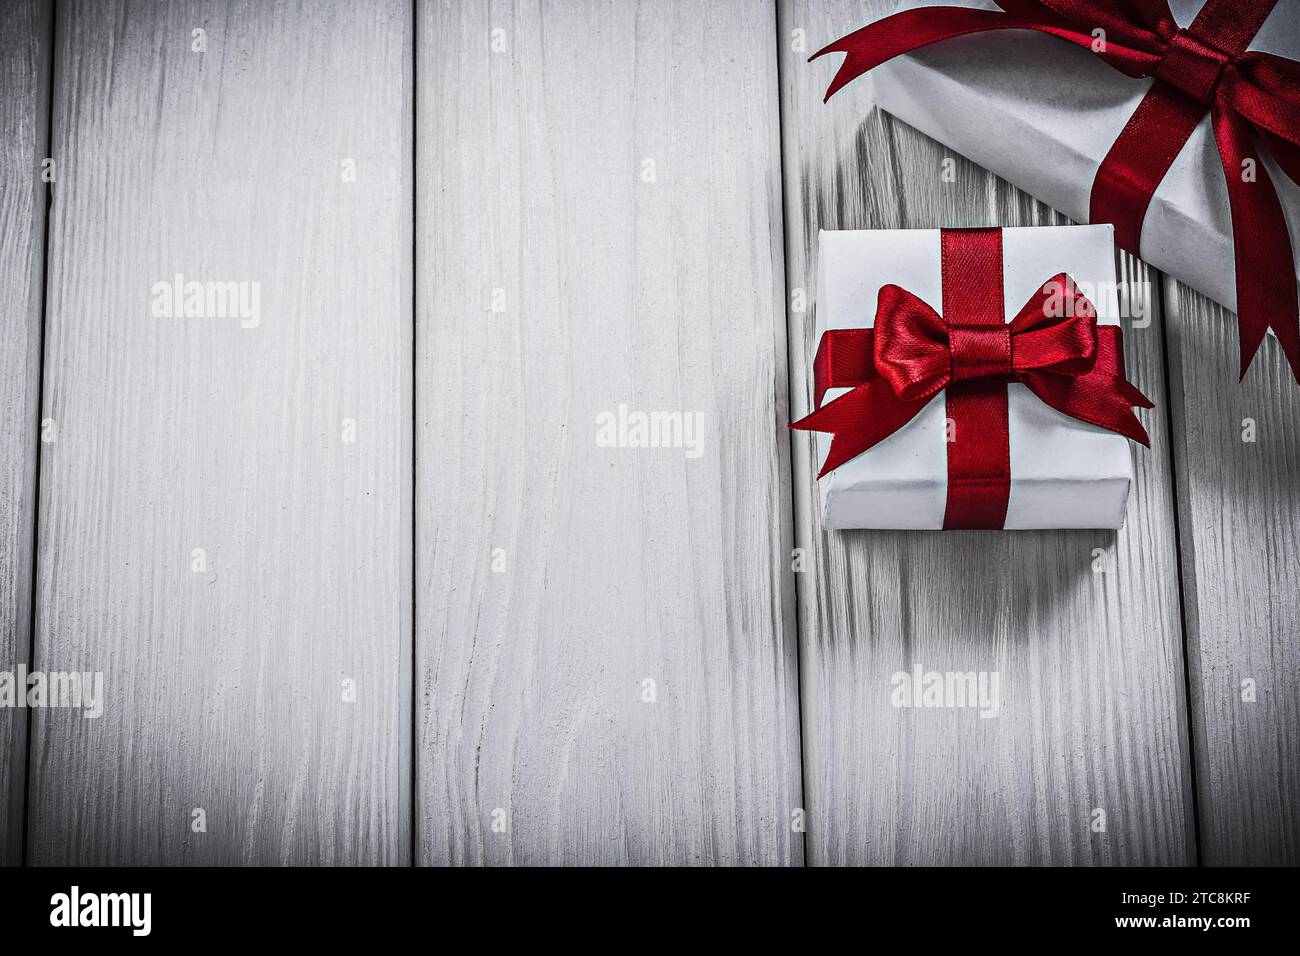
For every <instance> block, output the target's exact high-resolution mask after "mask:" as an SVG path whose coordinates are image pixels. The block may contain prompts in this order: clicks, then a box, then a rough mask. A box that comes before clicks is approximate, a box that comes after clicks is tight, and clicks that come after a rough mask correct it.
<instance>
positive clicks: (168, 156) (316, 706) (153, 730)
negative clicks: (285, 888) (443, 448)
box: [29, 0, 413, 864]
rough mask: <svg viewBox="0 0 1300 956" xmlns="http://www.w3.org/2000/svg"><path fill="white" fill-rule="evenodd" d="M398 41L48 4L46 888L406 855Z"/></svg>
mask: <svg viewBox="0 0 1300 956" xmlns="http://www.w3.org/2000/svg"><path fill="white" fill-rule="evenodd" d="M411 26H412V22H411V17H410V10H409V8H408V5H407V4H404V3H401V2H399V0H384V2H367V3H351V2H348V0H330V2H320V0H316V2H293V3H290V2H285V3H260V2H252V0H245V2H229V3H226V2H169V3H165V4H162V3H157V2H143V0H141V2H122V0H94V2H91V0H85V2H71V3H63V4H61V5H60V8H59V11H58V21H57V31H56V33H57V36H56V51H55V55H56V58H57V59H56V71H55V81H54V83H55V93H54V110H53V120H52V125H53V130H52V139H53V144H54V147H53V149H54V156H55V157H56V159H57V161H58V169H59V175H58V181H57V183H56V185H55V189H54V202H53V206H52V209H51V215H50V275H49V301H48V324H47V329H46V367H45V376H44V387H45V396H44V406H45V414H46V415H48V416H49V417H50V418H52V419H53V420H54V422H55V424H56V426H57V441H54V442H52V443H50V444H48V445H46V446H45V447H44V450H43V453H42V469H41V502H40V512H39V521H38V544H37V550H38V567H37V580H38V587H39V592H38V601H39V607H38V610H37V624H36V628H37V648H36V661H37V665H38V666H39V667H41V668H43V669H46V670H50V671H56V670H76V671H86V672H95V671H99V672H102V673H103V680H104V713H103V716H102V717H100V718H98V719H84V718H83V717H82V715H81V713H80V712H79V711H71V710H68V709H47V710H44V711H41V712H39V713H37V715H36V719H35V721H34V724H33V743H32V753H31V765H32V780H31V784H30V788H29V790H30V811H29V812H30V819H31V827H30V840H31V843H30V854H29V859H30V861H31V862H33V863H39V864H47V863H69V862H76V863H146V862H147V863H216V862H223V863H240V862H242V863H317V862H319V863H388V862H402V861H405V860H406V859H407V858H408V856H409V832H408V828H409V793H410V776H409V766H410V750H409V740H410V738H409V734H410V712H409V688H410V683H409V680H410V661H409V652H410V646H409V637H410V627H411V617H410V613H411V612H410V596H411V564H410V561H411V521H412V516H411V511H410V496H411V493H412V487H413V485H412V482H413V478H412V467H411V452H410V442H411V431H412V428H411V417H410V415H411V407H412V405H411V395H410V377H411V358H412V344H411V336H410V329H411V321H412V309H413V302H412V289H413V276H412V267H411V242H412V218H411V210H412V195H411V139H410V135H411V99H410V92H411V88H410V75H409V74H410V68H411V60H410V54H411ZM195 31H203V32H201V33H196V32H195ZM202 44H206V48H205V50H199V49H197V47H198V46H200V45H202ZM353 174H354V175H353ZM177 274H180V275H182V276H184V277H185V279H186V281H195V282H201V283H208V282H213V283H217V282H236V283H248V284H247V285H245V286H243V287H242V288H241V287H237V288H238V289H240V291H241V292H242V293H243V294H245V295H247V296H248V298H247V299H245V300H244V302H245V303H246V304H249V305H251V302H252V299H251V296H252V294H253V289H254V286H253V285H252V283H258V284H259V285H258V286H257V288H258V289H259V292H258V295H259V297H260V303H259V304H260V308H259V310H258V314H257V316H256V318H257V322H256V324H254V316H253V315H252V310H251V309H249V310H247V311H246V312H245V313H242V314H241V315H239V316H237V317H221V316H220V313H221V312H222V311H223V309H222V303H221V302H220V301H219V299H218V298H217V297H216V296H214V297H213V298H212V299H211V300H210V301H207V300H206V299H205V301H204V305H203V311H204V312H205V315H204V316H202V317H197V316H190V317H180V318H175V317H159V316H158V315H156V314H155V307H156V306H157V307H159V308H161V307H162V306H164V305H165V302H163V301H162V297H161V293H160V290H158V289H156V288H155V284H156V283H160V282H162V283H167V282H170V281H172V280H173V277H174V276H176V275H177ZM227 311H228V310H227ZM353 435H354V436H355V441H350V440H349V438H350V437H352V436H353ZM199 549H202V550H201V551H200V550H199ZM353 695H354V697H355V699H354V700H350V699H349V697H351V696H353ZM199 811H202V814H201V816H200V814H199ZM200 819H201V820H202V822H203V824H204V827H203V828H200V826H199V821H200Z"/></svg>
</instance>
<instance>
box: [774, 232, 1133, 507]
mask: <svg viewBox="0 0 1300 956" xmlns="http://www.w3.org/2000/svg"><path fill="white" fill-rule="evenodd" d="M942 232H943V231H942V230H939V229H914V230H871V231H850V232H825V231H823V232H822V233H821V235H820V237H819V244H820V270H821V272H820V279H819V286H818V300H817V331H818V338H819V340H821V339H822V337H823V336H824V335H825V333H826V332H828V331H831V330H838V329H861V328H869V327H872V326H873V325H874V324H875V321H876V315H877V304H878V301H879V300H880V294H881V290H882V288H884V287H886V286H889V285H893V286H898V287H901V288H902V289H904V290H906V291H907V292H910V293H911V294H912V295H913V296H915V297H917V298H918V299H920V300H921V301H922V302H923V303H925V305H927V306H928V307H929V308H930V309H933V310H934V312H936V313H940V312H941V310H942V308H943V304H944V271H943V262H942V254H941V235H942ZM1001 268H1002V276H1001V278H1002V303H1003V307H1004V311H1005V313H1006V314H1005V321H1006V322H1010V321H1011V320H1012V318H1013V317H1014V316H1015V315H1016V314H1017V311H1018V310H1020V309H1021V308H1022V307H1023V306H1024V305H1025V303H1027V302H1029V301H1031V300H1032V299H1034V297H1035V296H1036V295H1038V294H1039V292H1040V290H1041V289H1043V287H1044V283H1045V282H1047V281H1048V280H1049V279H1051V278H1052V277H1054V276H1058V275H1059V274H1061V273H1065V274H1066V275H1068V276H1069V277H1070V278H1071V279H1073V281H1074V282H1075V283H1076V284H1077V286H1078V288H1079V291H1081V292H1082V293H1083V295H1084V296H1085V297H1086V298H1087V299H1088V300H1089V301H1090V302H1091V303H1093V304H1094V305H1095V306H1096V322H1097V328H1098V329H1099V330H1100V328H1101V327H1103V326H1115V325H1117V324H1118V323H1117V317H1118V315H1119V304H1118V296H1117V282H1116V275H1115V254H1114V247H1113V243H1112V228H1111V227H1110V226H1062V227H1035V228H1008V229H1003V230H1001ZM950 281H951V280H950ZM873 334H874V335H875V337H876V338H877V339H878V338H880V337H881V336H880V333H879V332H878V331H877V332H875V333H873ZM1110 336H1111V333H1104V334H1102V335H1101V337H1102V338H1107V337H1110ZM1121 351H1122V349H1121ZM1122 377H1123V376H1122V360H1121V370H1120V378H1121V379H1122ZM998 387H1001V388H1005V389H1006V436H1007V437H1006V439H1005V440H1006V441H1007V443H1008V453H1009V466H1010V484H1009V490H1008V491H1007V492H1006V493H1005V501H1006V510H1005V520H1004V522H1003V523H1002V527H1005V528H1007V529H1027V528H1119V527H1121V526H1122V525H1123V523H1124V515H1125V509H1126V507H1127V502H1128V496H1129V487H1130V485H1131V484H1132V480H1133V464H1132V452H1131V450H1130V448H1129V441H1128V439H1127V438H1125V437H1124V436H1123V435H1121V434H1117V433H1116V432H1115V431H1111V430H1107V429H1106V428H1102V427H1098V426H1096V425H1093V424H1088V423H1086V422H1084V421H1079V420H1076V419H1075V418H1072V417H1070V416H1068V415H1066V414H1063V413H1062V412H1061V411H1058V410H1056V408H1053V407H1051V406H1049V405H1048V404H1047V403H1045V402H1044V401H1043V400H1042V399H1041V398H1040V397H1039V395H1037V394H1035V393H1034V392H1032V391H1031V390H1030V388H1029V387H1027V386H1026V385H1024V384H1021V383H1020V382H1019V381H1008V382H1006V383H1005V384H999V385H998ZM1130 388H1131V386H1130ZM850 391H851V389H849V388H842V387H841V388H829V389H828V390H827V391H826V392H825V395H824V396H823V397H822V401H821V403H820V406H819V407H820V408H823V409H824V408H826V407H827V406H829V405H830V404H831V403H832V402H834V401H835V400H836V399H837V398H840V397H842V396H845V395H846V394H848V393H849V392H850ZM948 394H949V393H948V392H947V391H939V392H938V393H937V394H935V395H934V396H933V397H932V398H930V399H929V400H928V403H927V404H925V405H924V407H923V408H922V409H921V410H920V411H919V413H917V414H915V417H913V418H911V420H910V421H908V422H907V424H905V425H903V426H902V427H901V428H899V429H898V430H897V431H895V432H894V433H893V434H891V435H889V437H887V438H884V440H882V441H880V442H879V443H878V444H876V445H874V446H873V447H870V448H868V449H867V450H866V451H863V452H862V453H861V454H858V455H857V456H856V457H853V458H850V459H849V460H848V461H845V462H844V463H843V464H840V465H839V466H838V467H836V468H834V470H832V471H830V472H829V473H828V474H826V475H825V476H824V477H822V478H821V479H820V481H819V482H818V485H819V488H820V494H821V499H822V515H823V524H824V525H825V526H826V527H827V528H835V529H848V528H914V529H934V530H937V529H941V528H944V527H945V512H946V510H947V507H948V499H949V453H950V449H949V444H950V442H952V441H962V440H965V441H977V440H979V436H978V435H975V434H971V433H967V434H964V435H962V434H954V431H953V427H952V423H951V421H950V416H949V414H948V407H947V402H948V397H947V396H948ZM1139 398H1140V396H1139ZM1129 404H1130V403H1127V402H1126V403H1124V405H1123V407H1124V409H1125V412H1126V413H1127V414H1128V415H1131V410H1129ZM1133 424H1134V426H1135V427H1136V430H1137V431H1138V432H1141V427H1140V426H1139V425H1137V423H1136V420H1133ZM796 427H811V426H807V425H803V424H797V425H796ZM1142 437H1143V438H1145V434H1144V433H1143V435H1142ZM831 443H832V439H831V436H830V435H829V434H827V433H825V432H819V433H818V443H817V444H818V450H819V454H818V460H819V463H820V464H824V463H825V461H826V458H827V455H828V453H829V452H830V450H831ZM948 526H949V527H952V526H953V525H952V524H951V523H950V524H949V525H948Z"/></svg>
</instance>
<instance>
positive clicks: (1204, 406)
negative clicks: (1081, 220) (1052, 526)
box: [1164, 279, 1300, 866]
mask: <svg viewBox="0 0 1300 956" xmlns="http://www.w3.org/2000/svg"><path fill="white" fill-rule="evenodd" d="M1164 290H1165V314H1166V315H1167V317H1168V323H1169V329H1170V339H1169V352H1170V376H1171V379H1172V391H1173V393H1174V395H1175V398H1176V400H1175V402H1174V404H1173V410H1174V434H1175V435H1176V436H1177V440H1176V441H1175V443H1174V453H1175V462H1176V472H1177V476H1178V507H1179V517H1180V527H1181V529H1182V534H1181V544H1182V554H1183V577H1184V581H1185V582H1186V584H1185V588H1184V600H1185V602H1186V607H1187V614H1186V616H1187V633H1188V656H1189V663H1190V664H1191V700H1192V713H1193V721H1194V723H1193V736H1194V738H1195V741H1196V778H1197V793H1198V796H1199V798H1200V799H1199V810H1200V824H1201V826H1200V834H1201V849H1202V860H1203V862H1205V863H1206V864H1209V865H1225V864H1226V865H1238V866H1243V865H1289V866H1295V865H1296V864H1297V863H1300V643H1298V642H1297V635H1300V590H1297V588H1296V584H1295V582H1296V581H1297V579H1300V489H1298V488H1297V486H1296V475H1297V472H1300V428H1298V427H1297V422H1300V393H1297V389H1296V387H1295V384H1294V382H1293V381H1292V379H1291V375H1290V372H1289V370H1288V369H1287V365H1286V361H1285V359H1284V358H1283V356H1282V350H1281V349H1280V348H1279V347H1278V345H1277V342H1276V341H1274V340H1273V339H1272V338H1270V339H1268V340H1267V341H1265V342H1264V345H1263V347H1262V348H1261V350H1260V353H1259V355H1258V356H1257V357H1256V358H1255V362H1254V364H1253V365H1252V366H1251V369H1250V372H1249V373H1248V374H1247V376H1246V380H1245V381H1244V382H1242V383H1240V384H1238V382H1237V374H1236V372H1237V362H1238V349H1237V317H1236V315H1235V314H1233V313H1230V312H1228V311H1227V310H1226V309H1223V308H1221V307H1220V306H1217V305H1215V304H1214V303H1212V302H1210V301H1209V300H1208V299H1206V298H1205V297H1204V296H1202V295H1199V294H1197V293H1195V292H1193V291H1191V290H1190V289H1188V288H1187V287H1186V286H1184V285H1182V284H1181V283H1178V282H1175V281H1173V280H1171V279H1165V281H1164ZM1251 439H1253V440H1251ZM1246 681H1250V682H1251V683H1252V684H1253V698H1254V699H1253V700H1250V699H1247V698H1249V697H1251V696H1252V693H1251V690H1252V687H1251V686H1249V685H1246V684H1245V682H1246Z"/></svg>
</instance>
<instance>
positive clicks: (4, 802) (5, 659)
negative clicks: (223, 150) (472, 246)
mask: <svg viewBox="0 0 1300 956" xmlns="http://www.w3.org/2000/svg"><path fill="white" fill-rule="evenodd" d="M50 15H51V5H50V4H49V3H45V2H42V0H19V2H14V3H10V4H7V5H6V7H5V11H4V15H3V16H0V90H3V96H0V183H3V184H4V185H3V188H0V302H2V303H4V311H3V313H0V670H6V671H13V670H17V666H18V665H19V664H20V663H24V664H25V663H26V662H27V655H28V651H29V649H30V646H31V596H32V528H33V526H34V522H35V518H36V459H37V440H38V438H37V429H38V422H39V416H38V413H37V404H38V395H39V389H40V368H41V310H42V297H43V289H42V282H43V278H44V272H45V197H46V187H45V184H44V183H43V182H42V181H41V171H42V166H41V160H42V159H44V158H45V157H46V156H47V155H48V150H49V140H48V129H47V120H48V117H49V103H48V97H49V78H50V68H49V63H50V49H49V40H50V35H51V24H50ZM26 741H27V712H26V711H22V710H17V709H14V708H9V707H4V708H0V866H12V865H15V864H17V863H19V862H20V861H21V856H22V826H23V792H24V789H25V783H26V780H25V775H24V769H25V764H26V759H27V758H26V752H27V747H26Z"/></svg>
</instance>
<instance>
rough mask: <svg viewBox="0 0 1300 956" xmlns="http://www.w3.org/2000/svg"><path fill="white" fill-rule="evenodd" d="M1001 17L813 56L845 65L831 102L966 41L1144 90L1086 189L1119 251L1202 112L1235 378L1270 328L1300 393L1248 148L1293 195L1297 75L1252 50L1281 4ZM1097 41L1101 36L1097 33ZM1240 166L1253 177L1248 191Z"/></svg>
mask: <svg viewBox="0 0 1300 956" xmlns="http://www.w3.org/2000/svg"><path fill="white" fill-rule="evenodd" d="M997 2H998V5H999V6H1000V7H1002V10H1001V11H996V10H973V9H970V8H968V7H948V6H944V7H922V8H918V9H912V10H905V11H903V12H901V13H896V14H894V15H893V16H890V17H886V18H885V19H883V20H880V21H878V22H876V23H873V24H871V25H869V26H866V27H863V28H862V29H861V30H858V31H856V32H854V33H850V34H849V35H848V36H845V37H842V38H841V39H839V40H836V41H835V42H834V43H832V44H831V45H830V46H827V47H825V48H824V49H822V50H819V51H818V52H817V53H815V54H814V55H813V56H812V59H814V60H815V59H816V58H817V57H819V56H821V55H822V54H824V53H830V52H842V53H846V54H848V55H847V56H846V57H845V60H844V63H843V64H842V65H841V66H840V69H839V72H838V73H836V74H835V79H834V80H833V81H832V82H831V85H830V88H829V89H828V90H827V92H826V98H827V99H830V97H831V96H832V95H834V94H835V92H836V91H837V90H839V89H840V88H841V87H843V86H844V85H845V84H846V83H849V82H851V81H852V80H854V79H856V78H857V77H859V76H861V75H862V74H863V73H865V72H867V71H868V70H870V69H872V68H874V67H876V66H879V65H880V64H881V63H884V62H885V61H886V60H889V59H892V58H893V57H895V56H898V55H899V54H901V53H908V52H910V51H912V50H916V49H919V48H920V47H924V46H928V45H929V44H931V43H937V42H939V41H941V40H947V39H950V38H952V37H958V36H964V35H966V34H970V33H982V32H985V31H988V30H1037V31H1039V32H1041V33H1047V34H1050V35H1052V36H1055V37H1060V38H1061V39H1063V40H1068V41H1069V42H1070V43H1073V44H1075V45H1077V46H1081V47H1083V48H1085V49H1087V50H1090V51H1092V52H1093V53H1095V54H1096V55H1097V56H1099V57H1101V58H1102V59H1103V60H1105V61H1106V62H1107V63H1109V64H1110V65H1111V66H1113V67H1114V68H1115V69H1117V70H1119V71H1120V72H1122V73H1124V74H1126V75H1127V76H1132V77H1154V79H1155V82H1154V83H1153V84H1152V85H1151V89H1150V91H1149V92H1148V93H1147V94H1146V96H1145V97H1144V98H1143V99H1142V101H1141V103H1139V104H1138V108H1137V110H1136V111H1134V113H1133V116H1132V117H1131V118H1130V119H1129V122H1128V124H1127V125H1126V126H1125V127H1124V130H1123V132H1121V133H1120V135H1119V138H1118V139H1116V140H1115V143H1114V144H1113V145H1112V146H1111V149H1110V152H1109V153H1108V154H1107V155H1106V158H1105V160H1104V161H1103V162H1102V164H1101V167H1100V168H1099V169H1098V170H1097V178H1096V179H1095V180H1094V181H1093V184H1092V196H1091V209H1090V212H1089V221H1090V222H1094V223H1097V222H1113V223H1114V224H1115V241H1116V242H1117V243H1118V244H1119V245H1120V246H1121V247H1123V248H1125V249H1127V250H1129V251H1130V252H1132V253H1134V254H1140V250H1139V240H1140V238H1141V233H1142V221H1143V219H1144V218H1145V217H1146V211H1147V207H1148V206H1149V205H1150V203H1151V197H1152V196H1153V195H1154V194H1155V191H1156V188H1157V187H1158V186H1159V185H1160V181H1161V180H1162V179H1164V177H1165V174H1166V173H1167V172H1168V171H1169V167H1170V166H1172V165H1173V162H1174V159H1175V158H1176V157H1177V156H1178V154H1179V152H1180V151H1181V150H1182V148H1183V146H1184V144H1186V142H1187V140H1188V137H1190V136H1191V134H1192V131H1193V130H1194V129H1195V128H1196V126H1197V124H1199V123H1200V121H1201V119H1202V117H1204V116H1205V114H1206V113H1207V112H1208V113H1209V114H1210V117H1211V121H1212V123H1213V126H1214V138H1215V142H1216V143H1217V144H1218V148H1219V159H1220V161H1221V162H1222V164H1223V171H1224V175H1225V178H1226V180H1227V184H1228V202H1229V207H1230V211H1231V214H1232V231H1233V252H1234V259H1235V262H1236V270H1237V316H1238V325H1239V336H1240V348H1241V374H1242V376H1243V377H1244V376H1245V374H1246V369H1247V367H1249V365H1250V362H1251V359H1253V358H1254V356H1255V353H1256V351H1258V349H1259V346H1260V343H1261V342H1263V341H1264V336H1265V335H1266V334H1267V332H1268V329H1269V327H1270V326H1271V327H1272V329H1273V331H1274V332H1275V333H1276V334H1277V339H1278V342H1279V343H1281V346H1282V350H1283V352H1284V353H1285V354H1286V357H1287V361H1288V362H1289V363H1290V365H1291V371H1292V374H1293V375H1294V376H1295V377H1296V381H1297V382H1300V300H1298V299H1297V291H1296V267H1295V260H1294V256H1293V254H1292V250H1291V239H1290V235H1289V234H1288V232H1287V224H1286V219H1285V217H1284V216H1283V213H1282V204H1281V202H1280V201H1279V200H1278V196H1277V191H1276V189H1275V188H1274V186H1273V182H1272V180H1271V179H1270V178H1269V175H1268V171H1267V169H1266V167H1265V166H1264V164H1263V163H1262V162H1260V159H1259V156H1258V154H1257V152H1256V149H1255V146H1256V144H1257V142H1259V141H1262V142H1264V143H1266V144H1267V145H1268V147H1269V151H1270V152H1271V153H1272V155H1273V158H1274V159H1275V160H1276V161H1277V164H1278V166H1280V167H1281V168H1282V170H1283V172H1285V173H1286V175H1287V176H1288V177H1289V178H1290V179H1291V180H1293V181H1294V182H1296V183H1300V63H1297V62H1296V61H1294V60H1288V59H1286V58H1284V57H1279V56H1274V55H1272V54H1270V53H1261V52H1258V51H1251V52H1247V50H1246V47H1247V46H1249V44H1250V41H1251V40H1252V39H1253V38H1254V36H1255V34H1257V33H1258V32H1259V30H1260V27H1262V26H1263V24H1264V21H1265V19H1267V17H1268V15H1269V13H1270V12H1271V11H1272V9H1273V7H1274V6H1275V5H1276V4H1277V0H1206V3H1205V5H1204V6H1203V7H1202V8H1201V10H1200V13H1198V14H1197V16H1196V18H1195V20H1193V22H1192V24H1191V25H1190V26H1189V27H1187V29H1180V28H1179V27H1178V24H1177V22H1176V21H1175V20H1174V17H1173V14H1172V13H1171V12H1170V10H1169V3H1168V0H997ZM1097 30H1100V31H1102V32H1101V33H1094V31H1097ZM1247 160H1250V161H1252V163H1253V166H1254V168H1255V170H1256V175H1255V177H1254V179H1253V180H1251V181H1247V177H1245V176H1244V175H1243V168H1244V166H1245V163H1246V161H1247Z"/></svg>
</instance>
